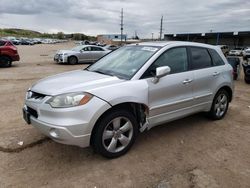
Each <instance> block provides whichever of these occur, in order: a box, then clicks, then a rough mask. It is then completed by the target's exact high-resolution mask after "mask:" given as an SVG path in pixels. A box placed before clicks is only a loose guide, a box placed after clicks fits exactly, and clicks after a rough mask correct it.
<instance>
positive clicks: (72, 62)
mask: <svg viewBox="0 0 250 188" xmlns="http://www.w3.org/2000/svg"><path fill="white" fill-rule="evenodd" d="M68 62H69V64H71V65H75V64H77V63H78V60H77V58H76V57H74V56H71V57H69V59H68Z"/></svg>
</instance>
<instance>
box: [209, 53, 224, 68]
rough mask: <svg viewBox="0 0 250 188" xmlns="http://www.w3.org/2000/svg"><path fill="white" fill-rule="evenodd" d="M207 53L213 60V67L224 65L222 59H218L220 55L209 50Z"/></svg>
mask: <svg viewBox="0 0 250 188" xmlns="http://www.w3.org/2000/svg"><path fill="white" fill-rule="evenodd" d="M209 53H210V55H211V57H212V59H213V65H214V66H220V65H225V63H224V61H223V60H222V58H221V57H220V55H219V54H218V53H217V52H216V51H215V50H212V49H210V50H209Z"/></svg>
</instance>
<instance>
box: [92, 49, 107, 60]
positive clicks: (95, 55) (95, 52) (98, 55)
mask: <svg viewBox="0 0 250 188" xmlns="http://www.w3.org/2000/svg"><path fill="white" fill-rule="evenodd" d="M104 55H105V51H104V49H102V48H100V47H98V46H92V47H91V58H92V61H97V60H98V59H100V58H101V57H102V56H104Z"/></svg>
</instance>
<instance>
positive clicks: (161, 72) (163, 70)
mask: <svg viewBox="0 0 250 188" xmlns="http://www.w3.org/2000/svg"><path fill="white" fill-rule="evenodd" d="M170 71H171V68H170V67H169V66H163V67H158V68H156V75H155V77H154V78H153V80H152V82H153V83H155V84H156V83H157V82H159V80H160V78H162V77H164V76H166V75H168V74H169V73H170Z"/></svg>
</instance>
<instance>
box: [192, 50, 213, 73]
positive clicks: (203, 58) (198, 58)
mask: <svg viewBox="0 0 250 188" xmlns="http://www.w3.org/2000/svg"><path fill="white" fill-rule="evenodd" d="M190 50H191V59H192V63H191V68H192V69H202V68H207V67H211V66H212V60H211V57H210V55H209V53H208V51H207V49H205V48H190Z"/></svg>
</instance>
